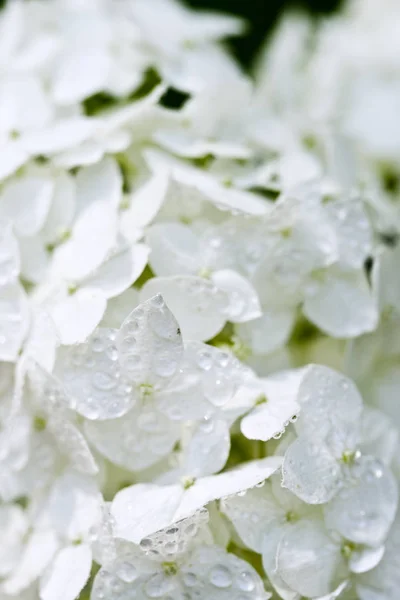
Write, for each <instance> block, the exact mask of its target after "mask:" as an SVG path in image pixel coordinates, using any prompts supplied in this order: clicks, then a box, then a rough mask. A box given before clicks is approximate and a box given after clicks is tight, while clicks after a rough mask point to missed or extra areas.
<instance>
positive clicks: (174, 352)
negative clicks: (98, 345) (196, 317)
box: [116, 295, 183, 387]
mask: <svg viewBox="0 0 400 600" xmlns="http://www.w3.org/2000/svg"><path fill="white" fill-rule="evenodd" d="M116 343H117V348H118V350H119V356H120V362H121V366H122V368H123V371H124V372H125V374H126V376H127V377H128V378H129V380H130V381H132V382H134V383H136V384H137V385H138V386H142V385H146V386H153V385H156V386H158V387H163V386H164V385H165V384H166V383H167V382H168V380H169V379H171V378H172V377H173V375H174V374H175V373H176V371H177V369H178V366H179V364H180V361H181V357H182V353H183V345H182V338H181V331H180V328H179V325H178V322H177V320H176V319H175V317H174V315H173V314H172V312H171V311H170V309H169V308H168V306H167V305H166V304H165V302H164V299H163V297H162V296H161V295H157V296H154V297H152V298H150V299H149V300H147V301H146V302H143V303H142V304H140V305H139V306H138V307H137V308H135V309H134V310H133V311H132V312H131V314H130V315H129V316H128V317H127V318H126V319H125V321H124V322H123V323H122V325H121V329H120V331H119V332H118V335H117V340H116Z"/></svg>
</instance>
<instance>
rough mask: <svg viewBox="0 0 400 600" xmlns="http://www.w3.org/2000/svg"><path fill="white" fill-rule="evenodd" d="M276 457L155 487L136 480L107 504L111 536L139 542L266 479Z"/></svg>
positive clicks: (271, 470) (274, 463)
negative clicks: (109, 513) (109, 509)
mask: <svg viewBox="0 0 400 600" xmlns="http://www.w3.org/2000/svg"><path fill="white" fill-rule="evenodd" d="M280 463H281V459H280V458H279V457H269V458H264V459H262V460H259V461H252V462H249V463H247V464H244V465H241V467H238V468H237V469H233V470H231V471H226V472H225V473H221V474H219V475H211V476H209V477H201V478H199V479H195V480H193V479H191V480H183V481H182V482H181V483H179V484H172V485H165V486H157V485H154V484H144V483H139V484H136V485H133V486H131V487H128V488H125V489H124V490H121V491H120V492H118V494H117V495H116V496H115V498H114V500H113V503H112V505H111V514H112V516H113V517H114V519H115V535H116V536H117V537H122V538H123V539H126V540H128V541H131V542H134V543H139V542H140V541H141V540H142V539H143V538H144V537H146V536H148V535H150V534H152V533H154V532H155V531H157V530H158V529H162V528H164V527H168V526H169V525H172V524H173V523H174V522H176V521H179V520H180V519H183V518H185V517H187V516H190V515H192V514H193V513H195V512H196V511H197V510H199V509H200V508H202V507H204V506H206V505H207V504H208V503H209V502H211V501H213V500H217V499H219V498H222V497H223V496H229V495H231V494H236V493H237V492H240V491H242V490H245V489H247V488H250V487H253V486H255V485H257V484H258V483H260V482H261V481H264V480H265V479H268V477H269V476H270V475H272V473H274V472H275V471H276V470H277V469H278V468H279V466H280Z"/></svg>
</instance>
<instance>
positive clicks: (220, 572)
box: [210, 565, 232, 588]
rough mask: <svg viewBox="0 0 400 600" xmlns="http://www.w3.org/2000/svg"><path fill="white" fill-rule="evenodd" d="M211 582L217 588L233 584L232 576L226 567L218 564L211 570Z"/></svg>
mask: <svg viewBox="0 0 400 600" xmlns="http://www.w3.org/2000/svg"><path fill="white" fill-rule="evenodd" d="M210 583H212V585H214V586H215V587H217V588H227V587H229V586H230V585H232V576H231V573H230V571H229V569H227V568H226V567H224V566H222V565H217V566H216V567H214V568H213V569H211V572H210Z"/></svg>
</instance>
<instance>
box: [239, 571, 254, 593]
mask: <svg viewBox="0 0 400 600" xmlns="http://www.w3.org/2000/svg"><path fill="white" fill-rule="evenodd" d="M237 585H238V588H239V589H240V590H242V591H243V592H252V591H253V590H254V588H255V587H256V584H255V582H254V577H253V575H252V574H251V573H249V572H248V571H243V572H242V573H239V575H238V577H237Z"/></svg>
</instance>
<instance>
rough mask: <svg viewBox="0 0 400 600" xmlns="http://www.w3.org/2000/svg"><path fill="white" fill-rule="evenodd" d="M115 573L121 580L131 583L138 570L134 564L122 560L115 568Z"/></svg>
mask: <svg viewBox="0 0 400 600" xmlns="http://www.w3.org/2000/svg"><path fill="white" fill-rule="evenodd" d="M117 575H118V577H119V578H120V579H122V581H125V582H126V583H131V582H132V581H135V579H136V578H137V576H138V572H137V569H136V567H135V566H134V565H132V564H131V563H128V562H123V563H122V564H120V565H119V566H118V568H117Z"/></svg>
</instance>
